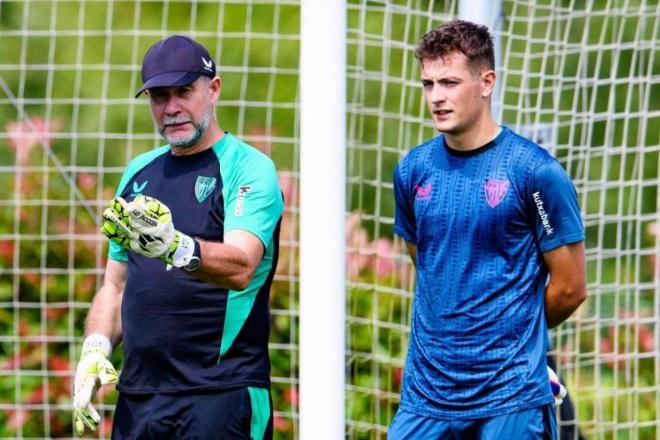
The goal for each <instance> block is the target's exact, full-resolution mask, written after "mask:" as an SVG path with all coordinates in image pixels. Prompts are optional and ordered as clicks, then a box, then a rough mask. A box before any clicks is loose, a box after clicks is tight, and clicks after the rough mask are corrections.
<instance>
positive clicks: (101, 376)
mask: <svg viewBox="0 0 660 440" xmlns="http://www.w3.org/2000/svg"><path fill="white" fill-rule="evenodd" d="M142 80H143V86H142V88H141V89H140V90H139V91H138V96H139V95H140V94H141V93H142V92H145V93H147V94H148V96H149V101H150V104H151V113H152V115H153V119H154V122H155V124H156V127H157V128H158V131H159V132H160V134H161V135H162V136H163V138H164V139H165V140H166V141H167V142H168V145H166V146H164V147H161V148H158V149H156V150H153V151H150V152H148V153H145V154H143V155H141V156H138V157H137V158H135V159H134V160H133V161H132V162H131V163H130V164H129V165H128V167H127V168H126V170H125V172H124V175H123V177H122V179H121V182H120V184H119V188H118V190H117V197H116V198H115V199H114V200H113V201H112V202H111V203H110V208H108V209H106V211H105V212H104V214H103V217H104V223H103V226H102V228H101V230H102V232H103V233H104V234H105V235H107V236H108V238H110V240H111V242H110V249H109V259H108V263H107V268H106V273H105V280H104V284H103V286H102V287H101V289H100V290H99V291H98V293H97V294H96V296H95V298H94V301H93V303H92V307H91V310H90V312H89V316H88V318H87V325H86V331H85V334H86V339H85V341H84V344H83V349H82V355H81V359H80V363H79V364H78V367H77V370H76V377H75V390H74V407H75V410H74V421H75V425H76V429H77V431H78V432H79V434H82V432H83V431H84V427H85V425H86V426H87V427H88V428H90V429H96V427H97V425H98V422H99V417H98V414H97V412H96V411H95V410H94V408H93V407H92V405H91V403H90V402H91V399H92V398H93V396H94V394H95V392H96V390H97V388H98V386H99V385H100V384H106V383H111V382H115V381H117V373H116V371H115V369H114V367H113V366H112V364H111V363H110V362H109V360H108V357H109V355H110V354H111V353H112V350H113V348H114V347H116V346H117V345H118V344H119V343H120V341H122V339H123V342H124V358H125V362H124V366H123V370H122V374H121V377H120V378H119V384H118V386H117V388H118V390H119V392H120V394H119V399H118V401H117V407H116V411H115V417H114V423H113V430H112V437H113V438H115V439H138V438H140V439H147V438H148V439H164V438H205V439H206V438H244V439H255V438H258V439H262V438H271V437H272V409H271V403H270V379H269V374H270V362H269V357H268V334H269V327H270V318H269V311H268V295H269V288H270V284H271V282H272V279H273V274H274V272H275V266H276V265H277V252H278V237H279V223H280V219H281V214H282V210H283V200H282V195H281V191H280V188H279V183H278V179H277V174H276V171H275V167H274V166H273V163H272V162H271V160H270V159H269V158H268V157H266V156H265V155H263V154H262V153H261V152H259V151H258V150H256V149H254V148H252V147H251V146H249V145H247V144H245V143H243V142H241V141H239V140H238V139H236V138H235V137H234V136H232V135H231V134H229V133H227V132H224V131H223V130H222V129H221V128H220V127H219V126H218V123H217V121H216V117H215V111H214V107H215V105H216V103H217V101H218V97H219V95H220V90H221V82H220V78H219V77H218V76H216V73H215V63H214V62H213V60H212V59H211V57H210V56H209V53H208V51H207V50H206V49H205V48H204V47H203V46H201V45H200V44H199V43H197V42H196V41H194V40H192V39H190V38H187V37H183V36H172V37H170V38H167V39H165V40H162V41H159V42H158V43H156V44H154V45H153V46H152V47H151V48H150V49H149V51H148V52H147V53H146V55H145V57H144V60H143V64H142Z"/></svg>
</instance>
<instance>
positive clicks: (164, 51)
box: [135, 35, 215, 98]
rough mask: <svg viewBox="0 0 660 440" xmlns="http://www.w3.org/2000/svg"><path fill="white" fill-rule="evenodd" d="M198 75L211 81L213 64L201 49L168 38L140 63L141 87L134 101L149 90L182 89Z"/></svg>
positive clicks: (184, 39) (175, 37)
mask: <svg viewBox="0 0 660 440" xmlns="http://www.w3.org/2000/svg"><path fill="white" fill-rule="evenodd" d="M200 75H206V76H209V77H211V78H213V77H215V62H214V61H213V60H212V59H211V56H210V55H209V51H208V50H206V48H205V47H204V46H202V45H201V44H199V43H198V42H196V41H195V40H193V39H192V38H188V37H184V36H183V35H172V36H171V37H168V38H166V39H164V40H161V41H159V42H158V43H156V44H154V45H153V46H151V47H150V48H149V50H148V51H147V53H146V54H144V59H143V60H142V87H140V90H138V92H137V95H135V97H136V98H137V97H138V96H140V94H142V92H144V91H145V90H147V89H151V88H153V87H172V86H184V85H187V84H190V83H192V82H194V81H195V80H196V79H197V78H199V76H200Z"/></svg>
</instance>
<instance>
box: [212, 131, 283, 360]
mask: <svg viewBox="0 0 660 440" xmlns="http://www.w3.org/2000/svg"><path fill="white" fill-rule="evenodd" d="M213 151H214V152H215V154H216V156H217V157H218V161H219V162H220V175H221V178H222V197H223V200H224V205H225V222H224V227H225V231H224V233H225V234H227V232H229V231H232V230H234V229H241V230H244V231H247V232H250V233H251V234H254V235H255V236H257V237H258V238H259V239H260V240H261V241H262V243H263V245H264V249H265V253H264V257H263V258H262V260H261V262H260V263H259V266H257V269H256V271H255V273H254V276H253V277H252V280H251V281H250V284H249V285H248V286H247V288H245V289H244V290H241V291H235V290H230V291H229V296H228V299H227V310H226V312H225V324H224V328H223V332H222V341H221V343H220V358H222V356H224V355H225V354H226V353H227V351H228V350H229V348H230V347H231V346H232V344H233V343H234V341H235V340H236V337H237V336H238V333H239V332H240V330H241V328H242V327H243V324H244V323H245V321H246V320H247V317H248V315H249V314H250V311H251V310H252V306H253V305H254V301H255V299H256V297H257V295H258V294H259V290H260V289H261V288H262V287H263V285H264V283H265V282H266V279H267V278H268V274H269V272H270V270H271V268H272V266H273V255H274V252H275V247H274V244H273V240H272V238H273V231H274V230H275V227H276V226H277V222H278V221H279V219H280V217H281V215H282V211H283V210H284V202H283V201H282V193H281V190H280V187H279V180H278V178H277V173H276V171H275V166H274V165H273V162H272V161H271V160H270V158H269V157H268V156H266V155H265V154H263V153H262V152H260V151H259V150H257V149H255V148H254V147H252V146H250V145H248V144H245V143H243V142H241V141H239V140H238V139H236V138H235V137H234V136H233V135H231V134H230V133H226V134H225V135H224V136H223V137H222V139H221V140H220V141H219V142H218V143H216V144H215V145H214V146H213ZM220 358H219V359H218V362H220Z"/></svg>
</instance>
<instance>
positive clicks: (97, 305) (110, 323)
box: [85, 260, 126, 347]
mask: <svg viewBox="0 0 660 440" xmlns="http://www.w3.org/2000/svg"><path fill="white" fill-rule="evenodd" d="M125 281H126V263H123V262H119V261H113V260H109V261H108V264H107V266H106V271H105V278H104V280H103V286H101V288H100V289H99V291H98V292H96V296H94V300H93V301H92V307H91V308H90V310H89V313H88V314H87V321H86V325H85V335H86V336H88V335H90V334H92V333H99V334H101V335H103V336H105V337H107V338H108V339H109V340H110V342H111V344H112V346H113V347H116V346H117V345H118V344H119V343H120V342H121V335H122V329H121V301H122V298H123V295H124V283H125Z"/></svg>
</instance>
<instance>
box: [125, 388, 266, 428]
mask: <svg viewBox="0 0 660 440" xmlns="http://www.w3.org/2000/svg"><path fill="white" fill-rule="evenodd" d="M112 438H113V440H129V439H159V440H161V439H200V440H207V439H214V438H217V439H223V440H224V439H227V440H233V439H237V440H238V439H246V440H250V439H267V440H270V439H272V438H273V412H272V405H271V399H270V391H269V390H267V389H265V388H252V387H243V388H236V389H232V390H227V391H218V392H212V393H198V394H149V395H128V394H125V393H120V394H119V398H118V400H117V407H116V409H115V416H114V420H113V424H112Z"/></svg>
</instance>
